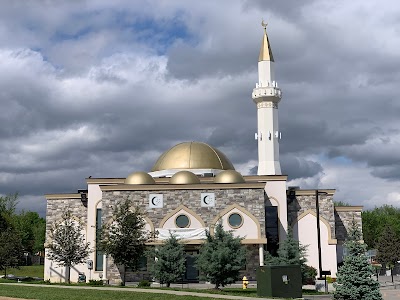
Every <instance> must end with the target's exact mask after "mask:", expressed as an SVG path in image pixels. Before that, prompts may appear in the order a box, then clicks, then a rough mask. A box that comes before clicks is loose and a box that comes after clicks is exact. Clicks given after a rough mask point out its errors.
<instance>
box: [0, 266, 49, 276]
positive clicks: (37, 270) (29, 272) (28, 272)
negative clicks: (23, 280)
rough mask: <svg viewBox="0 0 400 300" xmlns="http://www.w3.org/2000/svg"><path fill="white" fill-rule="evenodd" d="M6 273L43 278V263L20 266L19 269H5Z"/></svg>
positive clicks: (2, 272) (2, 273)
mask: <svg viewBox="0 0 400 300" xmlns="http://www.w3.org/2000/svg"><path fill="white" fill-rule="evenodd" d="M7 274H13V275H15V276H28V277H40V278H43V275H44V265H34V266H22V267H20V269H14V268H12V269H7ZM0 275H4V271H1V273H0Z"/></svg>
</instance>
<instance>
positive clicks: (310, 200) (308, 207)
mask: <svg viewBox="0 0 400 300" xmlns="http://www.w3.org/2000/svg"><path fill="white" fill-rule="evenodd" d="M318 200H319V215H320V218H323V219H325V220H326V221H327V222H328V223H329V225H330V229H331V233H332V236H331V238H332V239H335V237H336V229H335V226H336V223H335V215H334V205H333V195H329V194H328V195H319V196H318ZM307 211H312V212H314V213H315V214H316V199H315V191H312V192H310V193H308V194H302V193H298V194H296V197H295V199H293V200H292V201H290V200H289V201H288V223H289V225H291V226H293V225H294V223H295V222H296V220H298V218H299V217H300V216H301V215H302V214H303V213H305V212H307Z"/></svg>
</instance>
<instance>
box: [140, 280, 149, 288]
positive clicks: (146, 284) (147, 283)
mask: <svg viewBox="0 0 400 300" xmlns="http://www.w3.org/2000/svg"><path fill="white" fill-rule="evenodd" d="M137 286H138V287H149V286H151V283H150V281H148V280H141V281H139V283H138V285H137Z"/></svg>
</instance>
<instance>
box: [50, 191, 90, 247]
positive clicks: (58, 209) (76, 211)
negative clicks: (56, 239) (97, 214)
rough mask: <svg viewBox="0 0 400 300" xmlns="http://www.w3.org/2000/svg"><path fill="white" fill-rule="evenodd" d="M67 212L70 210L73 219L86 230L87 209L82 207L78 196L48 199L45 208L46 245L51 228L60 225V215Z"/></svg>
mask: <svg viewBox="0 0 400 300" xmlns="http://www.w3.org/2000/svg"><path fill="white" fill-rule="evenodd" d="M67 210H70V211H71V215H72V216H73V219H74V220H75V221H78V222H79V223H80V224H81V225H82V227H83V228H84V229H86V225H87V207H85V206H84V205H83V203H82V201H81V198H80V195H78V196H76V197H70V198H64V197H63V198H61V197H60V198H59V199H56V198H55V199H48V200H47V207H46V243H47V242H48V238H49V234H50V231H51V229H52V227H53V226H54V225H56V224H57V223H60V221H61V219H62V215H63V214H64V213H65V212H66V211H67Z"/></svg>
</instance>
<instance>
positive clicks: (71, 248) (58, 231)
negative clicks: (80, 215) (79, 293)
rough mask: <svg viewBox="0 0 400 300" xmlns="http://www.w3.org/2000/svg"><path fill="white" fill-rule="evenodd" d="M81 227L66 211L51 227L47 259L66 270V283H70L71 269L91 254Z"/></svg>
mask: <svg viewBox="0 0 400 300" xmlns="http://www.w3.org/2000/svg"><path fill="white" fill-rule="evenodd" d="M82 230H83V228H82V226H81V225H80V224H79V223H78V222H76V221H74V220H72V218H71V212H70V211H69V210H67V211H66V212H65V213H64V214H63V215H62V221H61V222H60V223H59V224H55V225H53V227H52V229H51V232H50V240H49V241H48V242H49V246H48V249H49V253H48V258H49V259H51V260H54V261H55V262H56V263H57V264H58V265H60V266H64V267H66V268H67V282H68V283H70V282H71V274H70V273H71V272H70V271H71V267H72V266H74V265H77V264H80V263H83V262H85V260H86V259H87V258H88V256H89V253H90V252H91V250H90V248H89V246H90V245H89V243H88V242H86V240H85V237H84V235H83V234H82Z"/></svg>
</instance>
